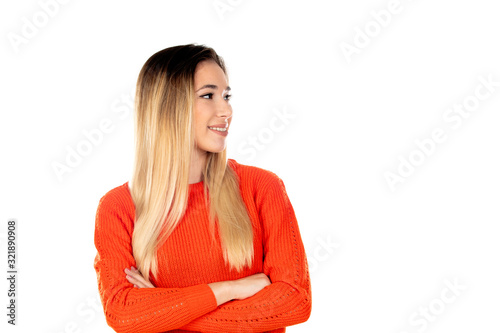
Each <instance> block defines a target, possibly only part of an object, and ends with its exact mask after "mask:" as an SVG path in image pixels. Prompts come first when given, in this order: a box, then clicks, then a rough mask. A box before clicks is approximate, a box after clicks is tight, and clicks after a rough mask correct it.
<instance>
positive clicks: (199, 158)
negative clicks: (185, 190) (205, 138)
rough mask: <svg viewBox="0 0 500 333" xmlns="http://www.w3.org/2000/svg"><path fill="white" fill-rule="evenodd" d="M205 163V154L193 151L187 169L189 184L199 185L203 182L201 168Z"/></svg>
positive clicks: (204, 152) (196, 150)
mask: <svg viewBox="0 0 500 333" xmlns="http://www.w3.org/2000/svg"><path fill="white" fill-rule="evenodd" d="M206 161H207V152H206V151H203V152H202V151H199V150H198V149H195V151H194V152H193V155H192V157H191V165H190V167H189V184H194V183H199V182H201V181H202V180H203V168H204V167H205V163H206Z"/></svg>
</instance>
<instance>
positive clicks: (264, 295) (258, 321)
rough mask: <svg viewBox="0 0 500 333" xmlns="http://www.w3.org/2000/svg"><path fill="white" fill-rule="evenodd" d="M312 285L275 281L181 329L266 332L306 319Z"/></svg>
mask: <svg viewBox="0 0 500 333" xmlns="http://www.w3.org/2000/svg"><path fill="white" fill-rule="evenodd" d="M310 313H311V289H310V285H307V286H306V288H304V287H302V286H292V285H290V284H289V283H286V282H283V281H276V282H273V283H272V284H271V285H269V286H268V287H266V288H264V289H262V290H261V291H260V292H258V293H257V294H255V295H254V296H252V297H249V298H246V299H242V300H236V299H233V300H232V301H230V302H227V303H226V304H224V305H222V306H219V307H218V308H217V309H216V310H214V311H211V312H209V313H207V314H205V315H202V316H201V317H198V318H197V319H195V320H193V321H191V322H190V323H189V324H187V325H185V326H183V327H181V329H185V330H191V331H203V332H213V333H215V332H264V331H270V330H273V329H278V328H282V327H285V326H290V325H295V324H299V323H302V322H304V321H306V320H307V319H308V318H309V315H310Z"/></svg>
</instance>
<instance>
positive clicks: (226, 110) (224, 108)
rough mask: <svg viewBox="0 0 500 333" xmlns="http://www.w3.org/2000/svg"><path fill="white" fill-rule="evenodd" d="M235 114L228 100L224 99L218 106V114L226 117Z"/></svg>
mask: <svg viewBox="0 0 500 333" xmlns="http://www.w3.org/2000/svg"><path fill="white" fill-rule="evenodd" d="M232 115H233V108H232V107H231V104H229V102H228V101H226V100H224V99H222V100H221V101H220V102H219V104H218V106H217V116H218V117H221V118H225V119H229V118H231V117H232Z"/></svg>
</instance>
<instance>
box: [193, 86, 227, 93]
mask: <svg viewBox="0 0 500 333" xmlns="http://www.w3.org/2000/svg"><path fill="white" fill-rule="evenodd" d="M205 88H210V89H217V86H216V85H215V84H205V85H204V86H203V87H201V88H200V89H198V90H196V92H198V91H200V90H201V89H205ZM226 90H227V91H229V90H231V87H230V86H227V87H226Z"/></svg>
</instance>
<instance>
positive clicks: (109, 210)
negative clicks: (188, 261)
mask: <svg viewBox="0 0 500 333" xmlns="http://www.w3.org/2000/svg"><path fill="white" fill-rule="evenodd" d="M124 193H126V192H125V191H116V190H112V191H110V192H108V193H107V194H106V195H104V196H103V197H102V198H101V199H100V201H99V205H98V209H97V213H96V220H95V223H96V224H95V235H94V243H95V247H96V249H97V255H96V257H95V260H94V268H95V270H96V273H97V281H98V288H99V294H100V296H101V301H102V304H103V308H104V312H105V316H106V321H107V323H108V325H109V326H110V327H111V328H113V329H114V330H115V331H116V332H124V333H132V332H134V333H138V332H164V331H169V330H174V329H177V328H179V327H182V326H184V325H186V324H187V323H189V322H191V321H192V320H194V319H196V318H198V317H200V316H202V315H204V314H206V313H208V312H210V311H212V310H214V309H216V308H217V301H216V299H215V295H214V294H213V292H212V289H211V288H210V287H209V286H208V284H198V285H193V286H189V287H184V288H134V287H133V285H132V284H131V283H130V282H129V281H128V280H127V279H126V274H125V272H124V269H125V268H127V267H128V268H129V267H130V266H135V267H137V266H136V263H135V260H134V258H133V255H132V246H131V240H132V237H131V236H132V231H133V223H134V222H133V216H132V215H131V213H130V212H133V211H134V209H133V207H131V206H130V205H132V206H133V202H131V200H130V198H127V197H126V196H125V195H124Z"/></svg>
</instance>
